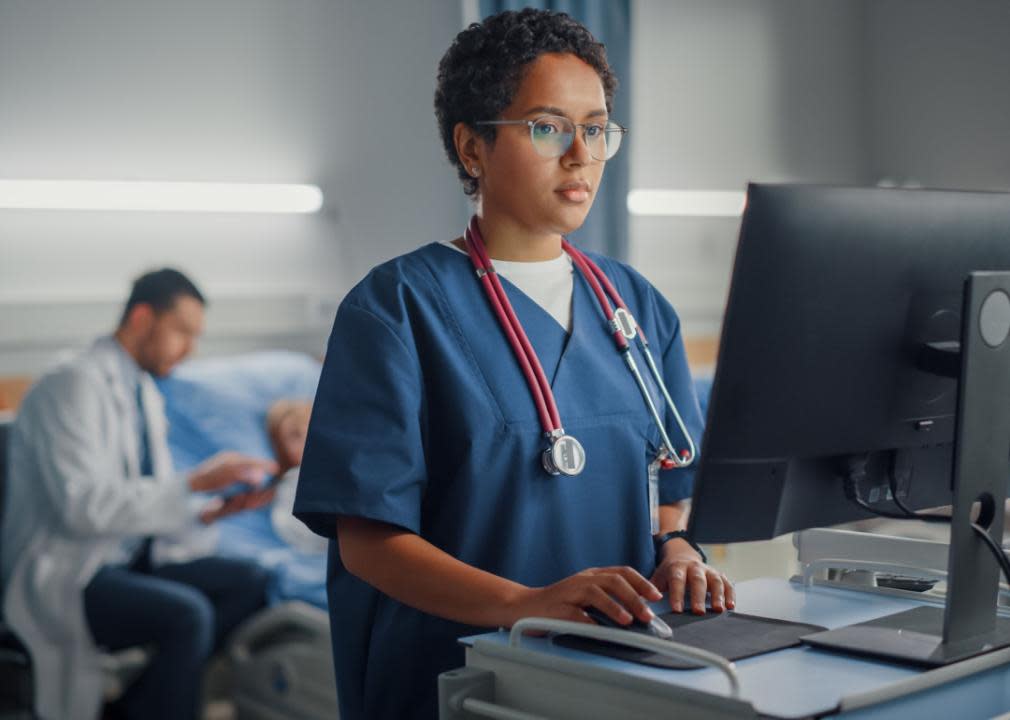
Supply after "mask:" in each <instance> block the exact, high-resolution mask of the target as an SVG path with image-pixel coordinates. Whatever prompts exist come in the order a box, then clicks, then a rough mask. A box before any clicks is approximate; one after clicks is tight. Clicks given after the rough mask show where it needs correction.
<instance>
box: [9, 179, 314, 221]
mask: <svg viewBox="0 0 1010 720" xmlns="http://www.w3.org/2000/svg"><path fill="white" fill-rule="evenodd" d="M322 206H323V192H322V190H320V189H319V188H318V187H317V186H315V185H282V184H276V183H212V182H146V181H141V182H129V181H105V180H0V209H10V210H127V211H131V210H132V211H137V210H140V211H151V212H219V213H314V212H317V211H318V210H319V209H320V208H321V207H322Z"/></svg>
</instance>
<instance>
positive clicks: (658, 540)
mask: <svg viewBox="0 0 1010 720" xmlns="http://www.w3.org/2000/svg"><path fill="white" fill-rule="evenodd" d="M674 538H681V539H682V540H686V541H687V544H688V545H690V546H691V547H693V548H694V551H695V552H696V553H698V554H699V555H701V561H702V562H703V563H706V564H707V563H708V558H707V557H706V556H705V551H704V550H702V549H701V548H700V547H699V546H698V543H696V542H695V541H694V540H692V539H691V538H689V537H688V536H687V530H674V531H672V532H665V533H663V534H662V535H655V536H654V537H653V538H652V545H653V547H654V548H656V565H659V563H660V562H661V561H662V559H663V557H662V555H663V546H664V545H665V544H666V543H667V542H669V541H670V540H673V539H674Z"/></svg>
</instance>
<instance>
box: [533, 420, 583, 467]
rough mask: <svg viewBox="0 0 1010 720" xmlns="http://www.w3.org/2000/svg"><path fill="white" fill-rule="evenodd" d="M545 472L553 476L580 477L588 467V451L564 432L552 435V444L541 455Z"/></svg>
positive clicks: (556, 432)
mask: <svg viewBox="0 0 1010 720" xmlns="http://www.w3.org/2000/svg"><path fill="white" fill-rule="evenodd" d="M540 459H541V462H542V463H543V465H544V470H546V471H547V472H549V473H550V474H551V475H569V476H571V475H578V474H579V473H581V472H582V469H583V468H584V467H585V466H586V451H585V450H584V449H583V447H582V443H580V442H579V441H578V440H577V439H575V438H574V437H572V436H571V435H566V434H565V432H564V431H563V430H562V431H560V432H558V431H555V432H553V433H551V444H550V446H549V447H548V448H547V449H546V450H544V452H543V455H541V458H540Z"/></svg>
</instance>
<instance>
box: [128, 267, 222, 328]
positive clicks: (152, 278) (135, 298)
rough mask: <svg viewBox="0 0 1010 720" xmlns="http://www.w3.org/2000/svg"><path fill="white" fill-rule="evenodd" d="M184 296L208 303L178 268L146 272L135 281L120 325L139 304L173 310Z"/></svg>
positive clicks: (157, 310)
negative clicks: (177, 301) (176, 302)
mask: <svg viewBox="0 0 1010 720" xmlns="http://www.w3.org/2000/svg"><path fill="white" fill-rule="evenodd" d="M182 296H185V297H191V298H193V299H194V300H197V301H198V302H199V303H200V304H201V305H206V304H207V301H206V300H205V299H204V297H203V295H202V294H201V293H200V291H199V290H197V287H196V285H194V284H193V281H192V280H190V279H189V278H188V277H186V276H185V275H183V274H182V273H181V272H179V271H178V270H174V269H172V268H162V269H161V270H152V271H151V272H147V273H144V274H143V275H141V276H140V277H139V278H137V279H136V280H134V281H133V288H132V289H131V290H130V298H129V299H128V300H127V301H126V307H125V308H123V315H122V317H121V318H120V319H119V325H120V327H122V326H123V324H124V323H125V322H126V318H127V317H129V315H130V311H131V310H133V308H135V307H136V306H137V305H143V304H146V305H150V306H151V307H152V308H154V311H155V312H158V313H160V312H164V311H165V310H171V309H172V307H173V306H174V305H175V301H176V300H178V299H179V298H180V297H182Z"/></svg>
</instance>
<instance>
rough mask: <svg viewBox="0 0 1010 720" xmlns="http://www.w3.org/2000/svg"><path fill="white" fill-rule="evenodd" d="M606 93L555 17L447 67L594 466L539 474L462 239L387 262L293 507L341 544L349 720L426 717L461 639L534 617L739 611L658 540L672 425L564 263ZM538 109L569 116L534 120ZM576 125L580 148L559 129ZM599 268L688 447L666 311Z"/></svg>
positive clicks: (451, 103) (365, 302)
mask: <svg viewBox="0 0 1010 720" xmlns="http://www.w3.org/2000/svg"><path fill="white" fill-rule="evenodd" d="M615 88H616V80H615V78H614V76H613V74H612V72H611V70H610V67H609V66H608V64H607V60H606V55H605V52H604V48H603V46H602V45H601V44H599V43H597V42H596V41H595V39H594V38H593V37H592V36H591V35H590V34H589V32H588V31H587V30H586V29H585V28H584V27H583V26H581V25H580V24H578V23H577V22H575V21H574V20H572V19H571V18H570V17H568V16H567V15H564V14H559V13H552V12H544V11H537V10H523V11H521V12H518V13H516V12H506V13H501V14H499V15H496V16H492V17H490V18H488V19H487V20H485V21H484V22H483V23H481V24H474V25H471V26H470V27H469V28H467V29H466V30H464V31H463V32H461V33H460V34H459V35H458V36H457V37H456V40H455V41H454V43H453V45H452V46H451V47H450V48H449V50H448V51H447V52H446V54H445V56H444V57H443V59H442V61H441V63H440V66H439V74H438V88H437V91H436V96H435V108H436V115H437V118H438V122H439V125H440V129H441V133H442V138H443V141H444V144H445V147H446V151H447V153H448V155H449V158H450V161H451V162H452V163H453V164H454V165H455V166H456V168H457V170H458V172H459V176H460V179H461V181H462V183H463V188H464V192H466V193H467V194H468V195H471V196H472V197H473V198H474V201H475V207H476V222H477V226H478V227H479V235H480V236H481V237H482V241H483V244H484V247H485V248H486V250H487V254H488V255H489V256H490V258H491V260H492V261H493V262H494V264H495V269H496V271H497V273H498V275H499V276H500V277H501V278H502V284H503V285H504V287H505V292H506V294H507V296H508V300H509V301H510V302H511V305H512V307H513V308H514V311H515V314H516V316H517V317H518V320H519V321H520V323H521V325H522V327H523V329H524V330H525V332H526V335H527V336H528V337H529V340H530V343H531V344H532V346H533V348H534V350H535V352H536V355H537V356H538V357H539V360H540V363H541V364H542V366H543V370H544V373H545V375H546V376H547V378H548V379H549V382H550V387H551V390H552V391H553V395H554V398H555V400H556V403H557V408H558V410H559V413H560V416H561V419H562V420H563V421H564V428H565V431H566V432H567V433H569V434H571V435H573V436H575V437H577V438H578V439H579V441H580V442H581V444H582V446H583V447H584V448H585V454H586V464H585V469H584V470H583V471H582V472H581V474H579V475H576V476H567V475H563V474H562V475H551V474H549V473H548V472H547V471H546V470H545V469H544V466H543V464H542V460H541V455H542V453H543V451H544V448H545V446H546V445H545V443H546V440H545V437H544V430H543V427H542V425H541V422H540V420H539V419H538V418H539V416H538V412H537V408H536V406H535V404H534V401H533V399H532V396H531V387H530V385H528V384H527V379H526V377H525V376H524V374H523V372H522V370H521V369H520V366H519V364H518V362H517V359H516V355H515V354H514V353H513V350H512V347H511V346H510V344H509V342H508V340H507V339H506V335H505V333H504V332H503V329H502V325H500V324H499V321H498V318H497V316H496V314H495V312H494V311H493V309H492V307H491V305H490V304H489V301H488V297H487V296H486V295H485V294H484V291H483V289H482V286H481V281H479V280H478V277H477V274H475V272H474V266H473V264H472V263H471V260H470V258H469V257H468V256H467V254H466V253H465V252H464V250H465V246H464V244H463V240H462V238H457V239H456V240H455V241H452V242H444V243H433V244H430V245H426V246H425V247H422V248H420V249H418V250H416V251H414V252H412V253H409V254H407V255H404V256H402V257H399V258H396V259H394V260H391V261H389V262H387V263H385V264H383V265H380V266H379V267H377V268H375V269H374V270H373V271H372V272H371V273H370V274H369V275H368V276H367V277H366V278H365V279H364V280H362V281H361V282H360V283H359V284H358V285H357V286H356V287H355V288H354V289H353V290H352V291H351V292H350V293H349V294H348V295H347V297H346V298H345V299H344V301H343V303H342V304H341V306H340V309H339V311H338V313H337V318H336V321H335V324H334V327H333V333H332V335H331V337H330V341H329V349H328V351H327V355H326V361H325V365H324V367H323V372H322V377H321V380H320V384H319V389H318V392H317V395H316V399H315V404H314V407H313V412H312V420H311V424H310V427H309V434H308V441H307V444H306V448H305V455H304V460H303V464H302V471H301V476H300V480H299V485H298V497H297V501H296V504H295V514H296V515H297V516H298V517H299V518H300V519H302V520H303V521H304V522H305V523H306V524H308V525H309V526H310V527H311V528H312V529H313V530H315V531H316V532H317V533H319V534H322V535H325V536H327V537H330V538H332V539H334V540H336V542H331V543H330V556H329V580H328V593H329V607H330V619H331V631H332V636H333V651H334V659H335V663H336V672H337V686H338V693H339V697H340V707H341V717H342V718H344V720H355V719H357V718H433V717H435V716H436V714H437V676H438V674H439V673H441V672H443V671H445V670H448V669H451V668H454V667H458V666H460V665H462V664H463V662H464V658H463V651H462V649H461V647H460V646H459V645H458V644H457V642H456V640H457V638H459V637H461V636H465V635H470V634H475V633H479V632H482V631H485V630H486V629H488V628H497V627H509V626H511V625H512V624H513V623H514V622H515V621H516V620H518V619H519V618H522V617H528V616H546V617H554V618H560V619H565V620H574V621H577V622H586V623H590V622H592V620H591V619H590V618H589V616H587V614H586V612H585V609H586V608H589V607H592V608H596V609H598V610H599V611H601V612H603V613H605V614H606V615H608V616H610V617H611V618H612V619H613V620H615V621H616V622H618V623H620V624H628V623H630V622H631V621H632V618H633V617H635V618H638V619H639V620H642V621H646V622H647V621H648V620H649V619H650V617H651V611H650V610H649V608H648V607H647V606H646V604H645V603H644V601H643V598H644V599H645V600H649V601H655V600H658V599H660V597H661V592H666V593H667V594H668V596H669V602H670V605H671V607H672V608H673V609H674V610H678V611H679V610H682V609H683V604H684V597H685V596H684V593H685V587H687V588H689V589H690V598H691V608H692V610H693V611H694V612H703V611H704V601H705V598H706V594H707V595H708V597H709V602H710V604H711V607H712V608H713V609H715V610H718V611H721V610H723V609H725V608H732V607H733V591H732V588H731V587H730V585H729V583H728V582H727V580H726V578H725V577H724V576H723V575H722V574H721V573H719V572H718V571H716V570H714V569H712V568H711V567H708V566H707V565H706V564H704V562H703V559H702V557H701V556H700V555H699V553H698V552H697V551H696V549H695V548H694V547H693V546H692V545H691V544H690V543H689V542H688V541H686V540H685V539H684V538H682V537H677V536H674V537H673V538H672V539H669V540H668V541H666V542H662V543H660V544H659V545H658V546H657V545H654V536H653V533H652V528H653V527H654V525H653V524H652V523H651V510H650V501H649V491H648V486H649V482H648V472H649V470H648V468H649V465H650V463H652V462H653V461H654V458H655V457H656V455H657V450H658V448H659V447H660V442H661V440H660V435H659V431H658V429H657V426H656V424H655V422H653V420H652V416H651V415H650V414H649V412H648V410H647V408H646V406H645V404H644V402H643V398H642V395H641V394H640V392H639V389H638V387H637V385H636V384H635V381H634V380H633V378H632V376H631V374H630V373H629V372H628V368H627V367H626V365H625V364H624V361H623V360H622V357H621V355H620V354H619V353H618V352H617V351H616V350H615V347H614V341H613V337H612V335H611V331H610V330H609V329H608V328H607V324H606V322H605V319H604V316H603V314H602V311H601V308H600V306H599V305H597V302H596V298H595V297H594V296H593V294H592V292H591V290H590V288H589V285H588V284H587V282H586V280H585V278H584V277H583V276H582V275H581V274H580V273H579V272H577V271H573V268H572V262H571V260H570V259H569V256H568V255H567V254H566V253H564V252H563V251H562V236H563V235H565V234H567V233H570V232H572V231H573V230H575V229H577V228H578V227H579V226H580V225H581V224H582V222H583V221H584V220H585V218H586V215H587V213H588V212H589V209H590V207H591V205H592V202H593V198H594V196H595V193H596V191H597V189H598V188H599V185H600V181H601V180H602V176H603V170H604V167H605V162H604V161H603V159H601V156H602V157H604V158H605V156H606V155H605V153H603V152H602V151H601V146H600V138H599V137H598V131H599V130H600V128H601V127H603V126H606V124H607V121H608V118H609V111H610V107H611V100H612V97H613V93H614V90H615ZM544 116H554V118H555V119H554V120H550V121H549V122H539V123H534V126H533V127H531V124H530V123H529V122H526V121H537V120H540V119H541V118H543V117H544ZM488 121H493V122H491V123H489V122H488ZM567 123H572V124H577V127H575V128H571V126H570V125H568V124H567ZM566 127H567V128H568V129H569V130H574V132H572V135H571V138H570V145H566V142H565V139H564V138H560V139H559V138H557V137H545V136H551V135H553V134H554V133H555V132H556V131H557V130H558V129H559V128H560V129H561V130H564V129H565V128H566ZM618 140H619V138H618ZM552 147H553V148H555V149H556V156H553V157H552V156H550V155H551V154H552V152H551V148H552ZM545 148H546V150H545ZM592 257H593V259H595V261H596V262H597V263H598V264H599V265H600V267H601V268H602V269H603V271H604V272H605V273H606V274H607V276H608V277H609V279H610V281H611V282H612V283H613V284H614V285H615V286H616V287H617V289H618V290H619V291H620V293H621V295H622V296H623V297H624V299H625V301H626V302H627V304H628V306H629V308H630V309H631V311H632V312H633V313H634V315H635V317H636V319H637V321H638V323H639V325H640V326H641V327H642V329H643V330H644V331H645V332H646V334H647V336H648V337H649V339H650V341H651V344H652V348H653V353H654V354H656V356H657V361H658V365H659V366H660V370H661V372H662V373H663V376H664V377H665V381H666V384H667V386H668V387H669V389H670V394H671V396H672V399H673V401H674V403H675V405H676V406H677V408H678V409H679V410H680V414H681V416H682V417H683V421H684V425H685V426H686V428H687V430H688V432H689V433H690V434H691V435H692V437H693V438H694V440H695V442H696V443H697V441H698V440H699V438H700V435H701V426H702V419H701V416H700V412H699V411H698V405H697V399H696V398H695V396H694V391H693V385H692V382H691V378H690V376H689V374H688V369H687V363H686V360H685V356H684V349H683V342H682V338H681V335H680V326H679V322H678V319H677V316H676V314H675V313H674V311H673V308H671V307H670V305H669V304H668V303H667V302H666V300H664V299H663V298H662V297H661V296H660V294H659V293H658V292H657V291H656V290H655V288H653V287H652V286H651V285H650V284H649V283H648V282H647V281H646V280H645V279H644V278H642V277H641V276H640V275H639V274H638V273H636V272H635V271H634V270H632V269H631V268H629V267H627V266H625V265H623V264H621V263H618V262H616V261H614V260H610V259H608V258H604V257H599V256H592ZM636 352H637V349H636ZM646 381H647V384H648V386H649V389H650V390H651V392H652V397H654V398H660V399H661V398H662V396H661V395H660V394H659V392H658V390H657V388H656V386H655V384H654V383H652V382H651V378H648V377H647V378H646ZM659 410H660V412H661V413H662V414H663V415H664V417H666V418H667V419H669V418H671V417H672V413H671V410H670V408H667V407H666V404H665V403H664V404H661V405H660V406H659ZM671 424H672V423H671ZM691 482H692V470H691V469H690V468H679V469H674V470H670V471H665V472H662V473H661V474H660V480H659V503H660V507H659V531H660V533H658V534H657V535H656V537H658V538H660V539H665V538H667V537H668V535H667V532H668V531H676V530H680V529H683V528H684V527H685V526H686V512H687V505H686V501H687V499H688V498H689V496H690V491H691Z"/></svg>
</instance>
